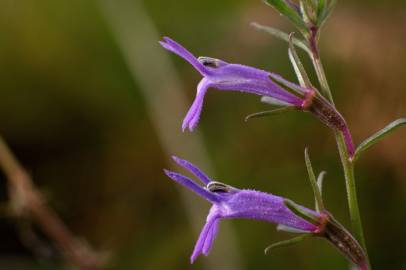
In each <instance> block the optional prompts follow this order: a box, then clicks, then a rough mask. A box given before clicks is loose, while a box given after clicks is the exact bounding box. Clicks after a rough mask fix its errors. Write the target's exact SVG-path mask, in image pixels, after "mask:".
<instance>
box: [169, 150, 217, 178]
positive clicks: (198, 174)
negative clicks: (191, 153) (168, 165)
mask: <svg viewBox="0 0 406 270" xmlns="http://www.w3.org/2000/svg"><path fill="white" fill-rule="evenodd" d="M172 159H173V160H174V161H175V162H176V163H177V164H178V165H180V166H182V167H183V168H185V169H187V170H188V171H190V172H191V173H193V174H194V175H195V176H196V177H197V178H199V179H200V180H201V181H202V182H203V184H205V185H207V184H208V183H210V182H211V181H212V180H211V179H210V178H209V177H208V176H207V175H206V174H205V173H204V172H202V171H201V170H200V169H199V168H198V167H196V165H194V164H192V163H190V162H189V161H187V160H184V159H181V158H178V157H175V156H172Z"/></svg>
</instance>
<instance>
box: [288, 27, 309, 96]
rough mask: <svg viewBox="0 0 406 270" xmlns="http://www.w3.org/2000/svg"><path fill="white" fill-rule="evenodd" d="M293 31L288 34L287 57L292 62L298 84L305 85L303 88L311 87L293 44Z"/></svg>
mask: <svg viewBox="0 0 406 270" xmlns="http://www.w3.org/2000/svg"><path fill="white" fill-rule="evenodd" d="M294 34H295V33H293V32H292V33H290V34H289V49H288V54H289V59H290V62H291V63H292V66H293V69H294V70H295V73H296V77H297V79H298V80H299V83H300V86H302V87H305V88H312V83H311V82H310V79H309V76H308V75H307V72H306V70H305V68H304V66H303V64H302V62H301V61H300V58H299V56H298V55H297V52H296V49H295V46H294V45H293V35H294Z"/></svg>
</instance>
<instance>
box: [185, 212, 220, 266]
mask: <svg viewBox="0 0 406 270" xmlns="http://www.w3.org/2000/svg"><path fill="white" fill-rule="evenodd" d="M217 224H218V217H217V216H216V215H213V216H210V215H209V216H208V218H207V221H206V224H204V227H203V229H202V231H201V232H200V235H199V238H198V239H197V242H196V245H195V248H194V249H193V253H192V256H191V257H190V262H191V263H193V262H194V261H195V260H196V259H197V257H199V255H200V254H201V253H203V254H204V255H206V256H207V255H208V254H209V251H210V248H211V246H212V244H213V241H214V237H215V235H216V232H217Z"/></svg>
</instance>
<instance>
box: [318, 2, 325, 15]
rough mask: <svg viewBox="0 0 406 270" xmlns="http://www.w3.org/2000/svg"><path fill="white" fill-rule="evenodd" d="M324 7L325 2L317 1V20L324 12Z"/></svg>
mask: <svg viewBox="0 0 406 270" xmlns="http://www.w3.org/2000/svg"><path fill="white" fill-rule="evenodd" d="M325 7H326V0H318V1H317V18H320V16H321V14H322V13H323V12H324V9H325Z"/></svg>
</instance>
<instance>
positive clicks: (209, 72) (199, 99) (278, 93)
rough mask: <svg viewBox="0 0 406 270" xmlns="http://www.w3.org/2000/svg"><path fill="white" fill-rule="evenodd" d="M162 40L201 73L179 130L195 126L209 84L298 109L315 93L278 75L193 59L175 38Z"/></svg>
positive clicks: (224, 63)
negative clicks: (285, 87)
mask: <svg viewBox="0 0 406 270" xmlns="http://www.w3.org/2000/svg"><path fill="white" fill-rule="evenodd" d="M163 40H164V41H160V44H161V45H162V46H163V47H164V48H165V49H167V50H169V51H171V52H173V53H175V54H177V55H179V56H180V57H182V58H183V59H185V60H186V61H188V62H189V63H190V64H191V65H192V66H193V67H194V68H195V69H196V70H197V71H199V72H200V74H202V76H203V79H202V80H201V81H200V83H199V84H198V86H197V93H196V98H195V100H194V102H193V104H192V106H191V107H190V109H189V111H188V113H187V114H186V117H185V118H184V120H183V124H182V130H185V129H186V128H189V130H190V131H192V130H193V129H194V128H195V127H196V125H197V123H198V121H199V117H200V113H201V111H202V107H203V99H204V96H205V94H206V92H207V90H208V89H209V88H210V87H212V88H216V89H218V90H234V91H242V92H247V93H252V94H257V95H261V96H268V97H272V98H274V99H276V100H278V101H281V102H283V103H287V104H288V105H291V106H296V107H299V108H304V107H306V106H307V105H308V101H307V100H306V97H307V96H308V93H313V92H314V90H313V89H305V88H302V87H300V86H299V85H296V84H294V83H291V82H288V81H286V80H284V79H283V78H282V77H281V76H279V75H277V74H273V73H270V72H267V71H264V70H261V69H257V68H253V67H249V66H244V65H240V64H229V63H227V62H224V61H222V60H219V59H215V58H210V57H199V58H196V57H195V56H194V55H193V54H191V53H190V52H189V51H188V50H186V49H185V48H184V47H183V46H182V45H180V44H179V43H177V42H175V41H174V40H172V39H170V38H168V37H164V39H163ZM271 78H275V80H282V81H283V82H284V83H285V84H287V85H289V86H290V87H291V88H292V89H294V91H296V92H297V93H296V94H293V93H291V92H289V91H287V90H286V89H284V88H282V87H281V86H279V85H278V84H277V83H275V82H274V81H273V80H272V79H271Z"/></svg>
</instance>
